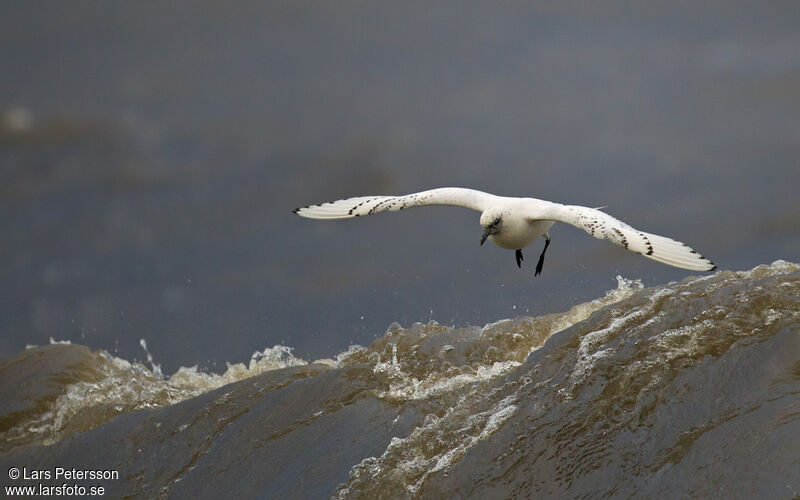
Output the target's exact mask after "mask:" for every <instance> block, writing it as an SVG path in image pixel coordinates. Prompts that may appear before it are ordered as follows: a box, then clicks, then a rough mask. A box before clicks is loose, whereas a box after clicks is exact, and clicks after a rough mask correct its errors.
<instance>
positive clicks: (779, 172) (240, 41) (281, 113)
mask: <svg viewBox="0 0 800 500" xmlns="http://www.w3.org/2000/svg"><path fill="white" fill-rule="evenodd" d="M799 25H800V7H798V5H797V4H796V3H795V2H788V1H787V2H724V3H719V2H709V3H703V4H700V3H697V2H648V3H646V4H643V5H630V3H629V2H603V3H602V4H601V3H588V4H587V3H583V2H557V3H552V2H536V3H533V2H531V3H483V2H458V3H455V2H454V3H436V4H431V3H429V2H391V3H390V2H383V3H365V2H349V1H348V2H335V3H330V2H297V1H292V2H255V1H241V2H218V1H213V2H212V1H199V2H187V1H179V2H170V3H168V4H166V3H162V2H127V3H113V4H112V3H108V2H86V1H75V2H68V3H62V2H13V3H11V2H8V3H4V4H3V5H2V6H0V47H2V50H0V234H2V244H0V357H8V356H10V355H12V354H14V353H17V352H19V351H21V350H23V349H24V348H25V346H26V345H28V344H46V343H48V342H49V339H50V338H53V339H55V340H70V341H73V342H75V343H80V344H83V345H86V346H89V347H90V348H92V349H106V350H108V351H109V352H111V353H112V354H114V355H116V356H119V357H120V358H124V359H127V360H131V361H133V360H137V359H138V360H144V358H145V356H146V354H145V351H144V350H143V349H142V344H141V343H140V341H141V340H142V339H145V340H146V343H147V347H148V349H149V351H150V352H151V353H152V354H153V355H154V357H155V359H156V360H157V361H158V362H159V363H161V366H162V368H163V370H164V371H165V372H167V373H173V372H175V371H176V370H177V369H178V367H180V366H192V365H198V366H199V367H200V368H203V369H206V370H211V371H216V372H222V371H225V363H226V362H229V361H230V362H238V361H246V360H247V359H249V358H250V356H251V354H252V353H253V352H254V351H261V350H263V349H264V348H265V347H269V346H273V345H275V344H284V345H286V346H290V347H293V348H294V350H295V351H294V353H295V354H296V355H297V356H299V357H302V358H304V359H315V358H321V357H330V356H333V355H335V354H336V353H338V352H340V351H343V350H345V349H347V347H348V346H349V345H350V344H354V343H358V344H362V345H366V344H369V343H370V342H371V341H372V340H374V339H376V338H379V337H381V336H382V335H383V333H384V332H385V331H386V329H387V327H388V326H389V325H390V324H391V323H392V322H399V323H400V324H402V325H404V326H409V325H411V324H412V323H414V322H417V321H422V322H427V321H429V320H436V321H438V322H439V323H442V324H447V325H455V326H466V325H469V324H477V325H484V324H486V323H490V322H492V321H495V320H498V319H502V318H513V317H517V316H520V315H531V316H536V315H541V314H545V313H549V312H556V311H565V310H568V309H569V308H570V307H571V306H573V305H575V304H578V303H581V302H584V301H587V300H591V299H593V298H596V297H599V296H602V295H603V293H604V291H606V290H608V289H611V288H614V286H616V280H615V276H617V275H622V276H624V277H627V278H630V279H637V278H639V279H641V280H642V282H643V283H644V284H645V285H655V284H662V283H667V282H669V281H677V280H680V279H682V278H683V277H685V276H687V274H688V273H687V272H685V271H683V270H678V269H672V268H669V267H666V266H662V265H659V264H657V263H654V262H651V261H649V260H647V259H643V258H641V257H639V256H636V255H633V254H630V253H627V252H625V251H624V250H622V249H619V248H616V247H614V246H613V245H610V244H608V243H607V242H600V241H597V240H594V239H592V238H589V237H588V236H587V235H585V234H584V233H583V232H581V231H579V230H577V229H574V228H571V227H568V226H557V227H555V228H554V229H553V230H552V232H551V235H552V237H553V244H552V245H551V247H550V249H549V251H548V259H547V261H546V263H545V267H544V272H543V274H542V275H541V276H539V277H536V278H534V277H533V266H532V265H530V264H531V262H530V261H531V260H532V259H531V257H532V256H534V254H535V253H538V251H539V247H538V243H537V244H535V245H534V246H532V247H531V249H530V250H529V251H528V254H529V255H530V257H529V258H528V261H526V264H528V265H527V266H525V267H523V269H522V270H519V269H517V267H516V265H515V264H514V258H513V253H512V252H508V251H504V250H501V249H499V248H496V247H493V246H491V245H489V246H484V247H479V246H478V240H479V237H480V229H479V226H478V214H477V213H475V212H471V211H468V210H464V209H458V208H437V209H420V210H411V211H408V212H404V213H396V214H388V215H383V216H376V217H374V218H364V219H357V220H351V221H343V222H333V223H332V222H314V221H307V220H301V219H299V218H298V217H296V216H294V215H293V214H292V213H291V211H292V209H293V208H295V207H296V206H300V205H306V204H308V203H315V202H322V201H329V200H334V199H337V198H341V197H347V196H357V195H365V194H405V193H408V192H413V191H417V190H422V189H427V188H431V187H439V186H464V187H473V188H478V189H484V190H487V191H490V192H494V193H497V194H501V195H515V196H533V197H538V198H544V199H550V200H554V201H559V202H564V203H574V204H584V205H587V206H607V207H608V208H607V209H606V210H607V211H608V212H609V213H611V214H612V215H615V216H617V217H619V218H621V219H622V220H624V221H626V222H628V223H630V224H631V225H633V226H634V227H637V228H641V229H643V230H646V231H650V232H654V233H657V234H663V235H666V236H671V237H674V238H676V239H679V240H682V241H685V242H687V243H688V244H690V245H691V246H693V247H694V248H696V249H697V250H698V251H700V252H701V253H703V254H704V255H706V256H708V257H709V258H710V259H711V260H713V261H714V262H715V263H717V265H718V266H719V267H720V268H721V269H730V270H743V269H751V268H753V267H755V266H756V265H758V264H764V263H770V262H773V261H774V260H776V259H787V260H790V261H794V262H796V261H797V260H798V248H799V247H800V197H798V194H797V192H798V189H797V188H798V185H800V167H799V166H798V158H800V127H799V126H798V123H799V122H798V116H800V31H798V30H797V26H799Z"/></svg>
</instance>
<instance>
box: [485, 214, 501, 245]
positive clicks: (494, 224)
mask: <svg viewBox="0 0 800 500" xmlns="http://www.w3.org/2000/svg"><path fill="white" fill-rule="evenodd" d="M481 227H482V228H483V235H482V236H481V245H483V244H484V243H485V242H486V239H487V238H489V237H490V236H492V235H494V234H497V233H499V232H500V231H502V230H503V214H502V213H501V212H500V211H499V210H492V209H489V210H486V211H485V212H483V213H482V214H481Z"/></svg>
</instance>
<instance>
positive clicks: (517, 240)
mask: <svg viewBox="0 0 800 500" xmlns="http://www.w3.org/2000/svg"><path fill="white" fill-rule="evenodd" d="M552 225H553V221H528V220H519V221H506V223H505V224H504V225H503V229H502V230H501V231H500V232H498V233H495V234H493V235H492V236H491V237H490V238H489V239H490V240H491V241H492V243H494V244H495V245H497V246H499V247H501V248H507V249H509V250H516V249H519V248H525V247H526V246H528V245H530V244H531V243H533V242H534V241H535V240H536V239H537V238H538V237H540V236H543V235H544V234H545V233H546V232H547V230H548V229H550V227H551V226H552Z"/></svg>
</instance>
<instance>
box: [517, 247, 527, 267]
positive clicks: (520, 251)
mask: <svg viewBox="0 0 800 500" xmlns="http://www.w3.org/2000/svg"><path fill="white" fill-rule="evenodd" d="M515 255H516V256H517V267H522V261H523V260H525V259H523V258H522V250H519V249H518V250H517V252H516V253H515Z"/></svg>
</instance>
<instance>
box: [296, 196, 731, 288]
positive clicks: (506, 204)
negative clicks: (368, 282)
mask: <svg viewBox="0 0 800 500" xmlns="http://www.w3.org/2000/svg"><path fill="white" fill-rule="evenodd" d="M427 205H453V206H459V207H466V208H471V209H473V210H477V211H479V212H481V226H482V227H483V228H484V236H483V239H482V240H481V243H483V241H484V240H485V239H489V240H491V241H492V242H493V243H495V244H497V245H498V246H500V247H503V248H508V249H512V250H517V264H520V263H521V260H522V254H521V251H520V250H521V249H522V248H524V247H525V246H527V245H529V244H530V243H532V242H533V241H534V240H536V239H537V238H539V237H540V236H544V237H545V238H546V239H547V243H548V244H549V241H550V236H549V234H548V230H549V229H550V227H551V226H552V225H553V224H554V223H555V222H565V223H567V224H570V225H573V226H575V227H578V228H581V229H583V230H584V231H586V232H587V233H589V234H591V235H592V236H594V237H595V238H599V239H607V240H610V241H611V242H613V243H615V244H617V245H619V246H621V247H623V248H626V249H628V250H631V251H632V252H636V253H639V254H641V255H644V256H645V257H647V258H649V259H653V260H655V261H658V262H661V263H664V264H668V265H670V266H674V267H680V268H682V269H690V270H693V271H710V270H713V269H715V268H716V266H715V265H714V264H713V263H712V262H711V261H709V260H708V259H706V258H705V257H703V256H702V255H700V254H699V253H697V252H695V251H694V250H692V249H691V248H690V247H689V246H687V245H685V244H684V243H681V242H680V241H675V240H672V239H670V238H666V237H664V236H658V235H655V234H651V233H645V232H643V231H639V230H637V229H634V228H632V227H631V226H629V225H628V224H626V223H624V222H622V221H620V220H618V219H616V218H614V217H612V216H610V215H608V214H607V213H605V212H602V211H600V210H598V209H594V208H588V207H582V206H578V205H562V204H560V203H553V202H550V201H545V200H538V199H536V198H511V197H504V196H496V195H493V194H489V193H484V192H482V191H477V190H475V189H466V188H439V189H431V190H428V191H422V192H419V193H413V194H409V195H405V196H361V197H357V198H348V199H346V200H338V201H333V202H328V203H323V204H321V205H310V206H307V207H303V208H298V209H296V210H295V211H294V212H295V213H296V214H297V215H300V216H301V217H308V218H310V219H345V218H350V217H359V216H362V215H371V214H377V213H380V212H387V211H397V210H404V209H406V208H411V207H420V206H427ZM546 249H547V245H545V250H546ZM543 260H544V251H543V252H542V255H541V256H540V258H539V264H538V265H537V273H536V274H539V273H540V272H541V267H542V262H543Z"/></svg>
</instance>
